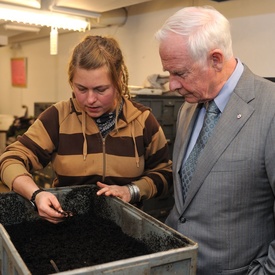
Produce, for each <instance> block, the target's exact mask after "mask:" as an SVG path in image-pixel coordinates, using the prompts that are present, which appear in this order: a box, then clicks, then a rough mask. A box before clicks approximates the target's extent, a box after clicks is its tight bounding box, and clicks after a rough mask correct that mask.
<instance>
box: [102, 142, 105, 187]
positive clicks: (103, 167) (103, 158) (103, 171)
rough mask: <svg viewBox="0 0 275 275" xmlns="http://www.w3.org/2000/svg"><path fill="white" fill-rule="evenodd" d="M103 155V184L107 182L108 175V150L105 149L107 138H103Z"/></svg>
mask: <svg viewBox="0 0 275 275" xmlns="http://www.w3.org/2000/svg"><path fill="white" fill-rule="evenodd" d="M102 153H103V173H102V182H104V181H105V174H106V148H105V137H102Z"/></svg>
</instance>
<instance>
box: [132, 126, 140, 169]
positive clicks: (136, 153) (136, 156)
mask: <svg viewBox="0 0 275 275" xmlns="http://www.w3.org/2000/svg"><path fill="white" fill-rule="evenodd" d="M133 124H134V122H133V121H132V122H131V135H132V139H133V142H134V146H135V159H136V165H137V167H139V156H138V151H137V144H136V139H135V126H134V125H133Z"/></svg>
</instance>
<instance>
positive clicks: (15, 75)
mask: <svg viewBox="0 0 275 275" xmlns="http://www.w3.org/2000/svg"><path fill="white" fill-rule="evenodd" d="M11 81H12V86H14V87H27V58H12V59H11Z"/></svg>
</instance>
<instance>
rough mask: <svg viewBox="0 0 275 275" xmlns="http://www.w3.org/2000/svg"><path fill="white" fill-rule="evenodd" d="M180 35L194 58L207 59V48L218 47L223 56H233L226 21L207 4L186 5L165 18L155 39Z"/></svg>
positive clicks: (201, 60)
mask: <svg viewBox="0 0 275 275" xmlns="http://www.w3.org/2000/svg"><path fill="white" fill-rule="evenodd" d="M171 32H172V33H176V34H179V35H181V36H183V37H184V38H186V39H185V41H186V45H187V47H188V49H189V53H190V54H191V56H192V58H193V59H194V61H198V62H201V63H204V62H206V59H207V54H208V52H209V51H210V50H214V49H220V50H221V51H222V52H223V54H224V57H225V59H226V60H228V59H229V58H231V57H232V56H233V50H232V40H231V32H230V24H229V21H228V20H227V19H226V18H225V17H224V16H223V15H222V14H221V13H219V12H218V11H217V10H215V9H214V8H213V7H210V6H204V7H186V8H183V9H181V10H179V11H178V12H176V13H175V14H174V15H172V16H171V17H170V18H168V19H167V20H166V22H165V23H164V25H163V26H162V28H161V29H160V30H158V31H157V32H156V34H155V37H156V39H157V40H158V41H160V42H161V41H163V40H165V39H168V36H169V34H171Z"/></svg>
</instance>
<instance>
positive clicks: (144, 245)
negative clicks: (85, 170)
mask: <svg viewBox="0 0 275 275" xmlns="http://www.w3.org/2000/svg"><path fill="white" fill-rule="evenodd" d="M97 190H98V189H95V188H92V187H78V188H73V189H72V190H71V191H68V192H65V191H62V190H61V191H60V189H59V190H57V194H56V195H57V197H58V199H59V201H60V203H61V205H62V208H63V209H64V210H69V211H72V212H73V213H74V216H73V217H70V218H66V220H65V221H64V222H62V223H59V224H52V223H50V222H48V221H45V220H42V219H40V218H39V217H38V216H37V213H35V212H34V211H33V209H32V207H31V206H30V203H29V202H28V201H24V200H22V197H20V196H18V195H17V194H15V193H7V194H0V223H2V224H3V226H4V227H5V229H6V231H7V232H8V234H9V235H10V237H11V242H12V243H13V244H14V246H15V248H16V249H17V251H18V252H19V254H20V256H21V258H22V259H23V261H24V263H25V264H26V265H27V267H28V269H29V270H30V272H31V273H32V274H33V275H36V274H37V275H44V274H49V273H57V272H62V271H68V270H74V269H77V268H82V267H89V266H94V265H98V264H104V263H109V262H112V261H117V260H123V259H128V258H133V257H137V256H143V255H147V254H152V253H156V252H160V251H166V250H169V249H174V248H179V247H182V246H185V245H188V242H187V241H186V243H185V239H184V240H181V241H179V240H178V238H174V237H173V235H163V236H162V235H161V234H160V235H159V234H156V233H154V232H150V234H149V235H148V232H147V234H146V237H145V235H144V236H143V237H142V239H137V238H134V237H131V236H129V235H127V234H125V233H124V232H123V231H122V228H121V227H120V226H118V225H117V224H116V223H115V221H114V219H113V218H114V217H118V219H119V220H120V221H121V222H123V226H124V225H125V226H126V227H128V228H131V227H133V228H132V229H133V231H135V230H136V229H137V228H139V226H137V228H136V227H135V225H134V224H128V223H127V222H129V221H128V218H126V217H125V216H118V215H123V214H122V212H120V211H119V212H117V211H114V208H112V207H111V206H110V205H109V204H108V203H107V200H108V202H111V200H112V198H107V197H104V196H97V195H96V191H97ZM53 192H54V191H53ZM140 222H141V221H137V225H138V224H139V225H140ZM130 232H132V231H131V230H130ZM133 236H134V234H133Z"/></svg>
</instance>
